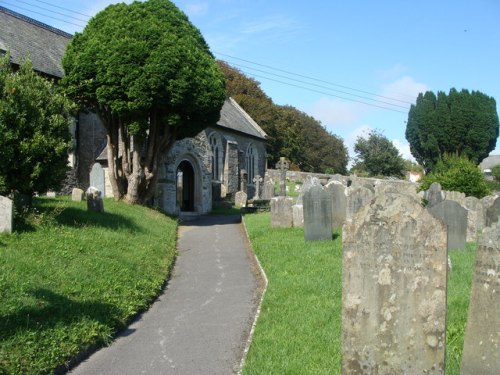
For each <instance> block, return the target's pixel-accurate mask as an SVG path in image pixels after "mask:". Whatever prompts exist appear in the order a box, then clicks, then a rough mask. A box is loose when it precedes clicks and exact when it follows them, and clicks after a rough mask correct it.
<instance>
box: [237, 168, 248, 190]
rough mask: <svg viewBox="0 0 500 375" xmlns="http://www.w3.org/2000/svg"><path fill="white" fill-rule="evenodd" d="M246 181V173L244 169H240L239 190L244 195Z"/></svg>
mask: <svg viewBox="0 0 500 375" xmlns="http://www.w3.org/2000/svg"><path fill="white" fill-rule="evenodd" d="M247 179H248V173H247V171H246V170H245V169H242V170H241V171H240V190H239V191H242V192H244V193H245V194H246V193H247Z"/></svg>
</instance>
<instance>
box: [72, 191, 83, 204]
mask: <svg viewBox="0 0 500 375" xmlns="http://www.w3.org/2000/svg"><path fill="white" fill-rule="evenodd" d="M83 195H84V192H83V190H82V189H79V188H73V190H72V191H71V200H72V201H73V202H81V201H82V200H83Z"/></svg>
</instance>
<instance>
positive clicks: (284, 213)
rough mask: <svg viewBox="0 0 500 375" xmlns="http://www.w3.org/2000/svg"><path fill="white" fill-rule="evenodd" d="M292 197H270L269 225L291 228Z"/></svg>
mask: <svg viewBox="0 0 500 375" xmlns="http://www.w3.org/2000/svg"><path fill="white" fill-rule="evenodd" d="M292 205H293V199H292V198H287V197H275V198H273V199H271V227H273V228H291V227H292V225H293V209H292Z"/></svg>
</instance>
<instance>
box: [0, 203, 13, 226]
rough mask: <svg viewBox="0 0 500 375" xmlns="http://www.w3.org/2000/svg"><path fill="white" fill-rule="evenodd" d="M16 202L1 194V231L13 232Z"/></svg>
mask: <svg viewBox="0 0 500 375" xmlns="http://www.w3.org/2000/svg"><path fill="white" fill-rule="evenodd" d="M13 220H14V204H13V202H12V200H10V199H9V198H7V197H2V196H1V195H0V233H8V234H10V233H12V227H13V225H12V223H13Z"/></svg>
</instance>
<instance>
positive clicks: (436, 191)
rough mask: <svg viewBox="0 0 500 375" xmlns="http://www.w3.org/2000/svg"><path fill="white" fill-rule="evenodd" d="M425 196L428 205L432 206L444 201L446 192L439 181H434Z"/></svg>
mask: <svg viewBox="0 0 500 375" xmlns="http://www.w3.org/2000/svg"><path fill="white" fill-rule="evenodd" d="M424 197H425V199H426V200H427V207H432V206H434V205H436V204H438V203H439V202H442V201H444V192H443V190H442V189H441V185H440V184H439V183H437V182H433V183H432V184H431V186H429V190H427V191H426V192H425V195H424Z"/></svg>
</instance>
